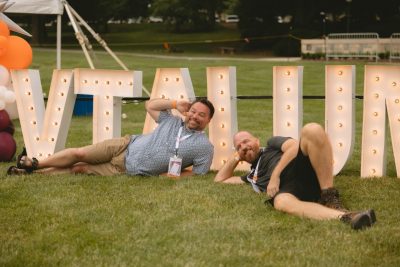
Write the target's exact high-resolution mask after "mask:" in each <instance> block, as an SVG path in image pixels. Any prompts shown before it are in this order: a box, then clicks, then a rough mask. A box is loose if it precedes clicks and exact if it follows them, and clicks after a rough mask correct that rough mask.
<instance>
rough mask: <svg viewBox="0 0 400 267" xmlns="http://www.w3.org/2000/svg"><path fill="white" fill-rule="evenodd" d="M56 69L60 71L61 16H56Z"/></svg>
mask: <svg viewBox="0 0 400 267" xmlns="http://www.w3.org/2000/svg"><path fill="white" fill-rule="evenodd" d="M57 69H58V70H60V69H61V15H60V14H58V15H57Z"/></svg>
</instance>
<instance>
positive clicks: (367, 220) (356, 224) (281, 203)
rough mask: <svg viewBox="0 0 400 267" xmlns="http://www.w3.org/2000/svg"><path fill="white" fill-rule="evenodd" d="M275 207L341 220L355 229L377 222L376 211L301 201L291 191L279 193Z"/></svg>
mask: <svg viewBox="0 0 400 267" xmlns="http://www.w3.org/2000/svg"><path fill="white" fill-rule="evenodd" d="M274 207H275V209H277V210H279V211H282V212H286V213H288V214H291V215H295V216H298V217H303V218H309V219H315V220H332V219H336V220H340V221H342V222H344V223H348V224H350V226H351V228H353V229H354V230H360V229H364V228H366V227H371V226H372V225H373V224H374V223H375V222H376V215H375V211H374V210H372V209H370V210H365V211H357V212H344V211H340V210H336V209H331V208H328V207H325V206H323V205H320V204H318V203H314V202H306V201H301V200H299V199H298V198H296V197H295V196H294V195H292V194H290V193H281V194H278V195H277V196H276V197H275V199H274Z"/></svg>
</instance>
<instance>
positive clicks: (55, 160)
mask: <svg viewBox="0 0 400 267" xmlns="http://www.w3.org/2000/svg"><path fill="white" fill-rule="evenodd" d="M86 160H87V159H86V153H85V150H84V149H83V148H67V149H64V150H61V151H59V152H57V153H55V154H54V155H51V156H50V157H48V158H44V159H41V160H40V161H39V164H38V166H37V168H38V169H45V168H61V169H64V168H71V167H72V166H73V165H74V164H76V163H78V162H85V161H86ZM21 161H25V163H24V165H25V166H27V167H29V166H31V165H32V160H31V159H29V158H26V157H22V159H21Z"/></svg>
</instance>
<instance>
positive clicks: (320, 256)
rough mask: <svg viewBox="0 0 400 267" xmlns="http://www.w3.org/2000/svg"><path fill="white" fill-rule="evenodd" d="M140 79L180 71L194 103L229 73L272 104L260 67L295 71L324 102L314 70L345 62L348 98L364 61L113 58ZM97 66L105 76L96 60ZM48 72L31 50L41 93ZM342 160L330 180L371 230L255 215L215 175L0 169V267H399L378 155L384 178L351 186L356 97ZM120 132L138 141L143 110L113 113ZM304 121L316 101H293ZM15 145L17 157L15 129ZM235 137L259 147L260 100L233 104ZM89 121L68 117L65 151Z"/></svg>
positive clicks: (395, 210)
mask: <svg viewBox="0 0 400 267" xmlns="http://www.w3.org/2000/svg"><path fill="white" fill-rule="evenodd" d="M119 56H120V57H121V59H122V60H123V61H124V62H125V63H126V64H127V65H128V67H129V68H130V69H135V70H141V71H143V83H144V85H145V87H146V88H148V89H149V90H151V88H152V83H153V80H154V75H155V71H156V68H162V67H187V68H189V71H190V75H191V79H192V82H193V86H194V88H195V93H196V95H197V96H206V88H207V85H206V67H209V66H235V67H236V69H237V91H238V92H237V94H238V95H272V67H273V66H276V65H301V66H304V83H303V84H304V93H303V94H304V95H324V66H325V64H343V63H345V64H354V65H356V70H357V82H356V86H357V88H356V89H357V94H358V95H362V92H363V73H364V65H366V64H368V63H366V62H350V61H346V62H329V63H326V62H320V61H315V62H314V61H298V62H277V61H275V62H274V61H272V62H270V61H261V60H258V59H257V58H253V60H241V59H240V58H236V59H232V58H221V57H219V56H218V57H215V58H212V59H211V58H208V57H207V58H203V59H202V58H197V57H196V55H187V54H186V53H185V54H182V55H179V56H180V58H179V57H178V58H176V57H174V58H168V57H167V58H164V57H152V56H145V55H137V54H129V53H127V52H125V53H120V54H119ZM96 64H97V65H96V66H97V67H98V68H110V69H117V68H118V67H117V66H116V64H115V63H114V62H112V61H111V59H110V58H109V57H107V56H105V55H104V54H102V53H96ZM54 67H55V52H54V51H53V50H35V51H34V62H33V64H32V66H31V68H34V69H39V70H40V73H41V76H42V85H43V89H44V91H45V92H47V91H48V89H49V87H50V78H51V73H52V70H53V68H54ZM75 67H87V64H86V62H85V59H84V57H83V55H82V54H81V53H79V52H77V51H65V52H64V53H63V68H65V69H67V68H75ZM356 110H357V113H356V143H355V149H354V153H353V154H352V156H351V158H350V160H349V162H348V163H347V165H346V166H345V168H344V169H343V171H342V172H341V173H340V174H339V175H338V176H337V177H336V178H335V183H336V186H337V187H338V189H339V190H340V192H341V193H342V198H343V202H344V204H345V206H347V207H348V208H350V209H354V210H359V209H366V208H374V209H375V211H376V213H377V219H378V222H377V223H376V225H375V226H374V227H373V228H371V229H368V230H365V231H359V232H356V231H353V230H351V229H350V227H349V226H348V225H345V224H343V223H340V222H338V221H324V222H320V221H314V220H308V219H302V218H296V217H292V216H288V215H286V214H283V213H280V212H278V211H275V210H274V209H273V208H272V207H270V206H266V205H265V204H264V200H265V199H266V196H264V195H257V194H256V193H254V192H253V191H252V189H251V188H250V187H248V186H245V185H238V186H232V185H221V184H214V183H213V177H214V175H215V172H210V173H209V174H207V175H204V176H198V177H190V178H184V179H181V180H170V179H168V178H166V177H135V176H134V177H131V176H126V175H121V176H115V177H95V176H86V175H58V176H43V175H30V176H24V177H9V176H6V175H5V172H6V169H7V167H8V166H9V165H10V164H8V163H1V164H0V173H1V174H0V265H1V266H54V265H62V266H99V265H100V266H399V265H400V225H399V223H398V222H399V220H400V205H399V203H400V180H399V179H398V178H396V170H395V166H394V160H393V155H392V149H391V143H390V142H389V144H388V145H389V148H388V170H387V176H386V177H382V178H376V179H361V178H360V159H361V156H360V147H361V145H360V143H361V125H362V100H356ZM122 112H123V113H125V114H126V115H127V118H126V119H123V120H122V134H123V135H124V134H137V133H141V131H142V127H143V122H144V118H145V112H144V104H143V102H140V103H136V104H134V103H129V104H125V105H124V106H123V111H122ZM303 120H304V123H307V122H311V121H316V122H319V123H321V124H323V123H324V101H323V100H308V99H307V100H304V119H303ZM14 123H15V126H16V133H15V136H14V137H15V139H16V140H17V143H18V151H20V150H21V148H22V143H23V141H22V133H21V128H20V126H19V122H18V120H15V121H14ZM238 125H239V129H240V130H244V129H246V130H249V131H252V132H253V133H254V134H255V135H256V136H257V137H260V138H261V140H266V139H267V137H268V136H270V135H271V134H272V101H271V100H266V99H263V100H238ZM91 131H92V118H91V117H73V119H72V124H71V127H70V130H69V135H68V139H67V144H66V146H67V147H75V146H82V145H86V144H89V143H91V134H92V132H91Z"/></svg>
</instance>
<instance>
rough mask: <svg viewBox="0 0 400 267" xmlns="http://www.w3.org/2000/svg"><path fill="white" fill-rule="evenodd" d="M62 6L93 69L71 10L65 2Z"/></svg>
mask: <svg viewBox="0 0 400 267" xmlns="http://www.w3.org/2000/svg"><path fill="white" fill-rule="evenodd" d="M63 4H64V8H65V10H66V11H67V15H68V17H69V20H70V21H71V24H72V27H73V28H74V32H75V36H76V39H78V42H79V44H80V45H81V47H82V50H83V53H84V54H85V57H86V60H87V61H88V63H89V65H90V68H91V69H95V67H94V65H93V62H92V59H91V58H90V55H89V53H88V51H87V49H86V45H85V40H84V36H83V34H82V32H81V31H80V29H79V28H78V25H77V24H76V20H75V17H74V16H73V15H72V13H71V10H70V9H69V7H70V6H69V5H68V3H67V1H63Z"/></svg>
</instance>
